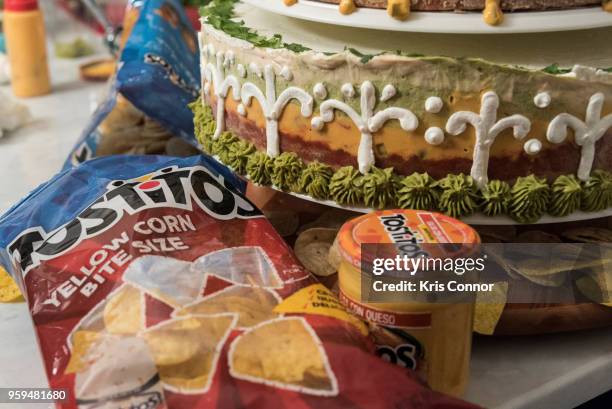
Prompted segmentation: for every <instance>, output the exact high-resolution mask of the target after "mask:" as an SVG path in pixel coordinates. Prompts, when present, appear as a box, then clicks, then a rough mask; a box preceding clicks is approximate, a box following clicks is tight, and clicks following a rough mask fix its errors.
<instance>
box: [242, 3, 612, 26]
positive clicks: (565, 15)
mask: <svg viewBox="0 0 612 409" xmlns="http://www.w3.org/2000/svg"><path fill="white" fill-rule="evenodd" d="M243 1H244V2H245V3H248V4H251V5H253V6H257V7H260V8H262V9H265V10H267V11H271V12H273V13H277V14H282V15H285V16H289V17H295V18H299V19H303V20H309V21H316V22H319V23H326V24H333V25H341V26H348V27H353V28H369V29H375V30H387V31H411V32H421V33H450V34H500V33H503V34H507V33H542V32H546V31H568V30H584V29H589V28H597V27H607V26H610V25H612V16H611V15H610V14H606V13H603V12H602V10H601V8H600V7H586V8H577V9H573V10H557V11H542V12H529V13H514V14H512V13H507V14H506V15H505V18H504V24H503V25H501V26H498V27H491V26H489V25H487V24H486V23H485V22H484V21H483V20H482V15H481V13H479V12H466V13H461V14H460V13H455V12H413V13H411V16H410V19H409V20H407V21H398V20H395V19H392V18H389V16H388V15H387V12H386V10H383V9H369V8H359V9H357V11H355V12H354V13H352V14H350V15H347V16H342V17H339V16H338V14H339V13H338V5H337V4H329V3H321V2H318V1H310V0H299V1H298V2H297V3H296V4H294V5H293V6H291V7H287V6H285V5H284V4H283V2H282V1H279V0H243Z"/></svg>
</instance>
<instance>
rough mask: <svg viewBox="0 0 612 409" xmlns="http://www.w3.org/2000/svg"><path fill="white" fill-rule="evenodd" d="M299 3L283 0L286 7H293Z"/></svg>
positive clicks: (294, 0)
mask: <svg viewBox="0 0 612 409" xmlns="http://www.w3.org/2000/svg"><path fill="white" fill-rule="evenodd" d="M297 2H298V0H283V3H284V4H285V6H293V5H294V4H295V3H297Z"/></svg>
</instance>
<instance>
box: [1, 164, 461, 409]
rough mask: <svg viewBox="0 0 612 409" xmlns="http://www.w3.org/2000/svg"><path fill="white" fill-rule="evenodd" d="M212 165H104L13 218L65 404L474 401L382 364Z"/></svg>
mask: <svg viewBox="0 0 612 409" xmlns="http://www.w3.org/2000/svg"><path fill="white" fill-rule="evenodd" d="M118 161H119V163H118ZM118 165H120V166H118ZM213 167H214V165H213V164H212V163H211V162H208V161H207V160H205V159H204V158H197V157H194V158H188V159H164V158H154V159H151V158H148V159H144V158H143V157H138V156H136V157H130V158H129V159H126V158H123V159H122V158H119V159H117V158H105V159H101V160H94V161H91V162H88V163H86V164H85V165H83V166H81V167H79V168H77V169H73V170H70V171H68V172H65V173H63V174H61V175H59V176H58V177H56V178H55V179H54V180H52V181H51V182H50V183H48V184H46V185H45V186H43V187H42V188H40V189H39V191H37V192H35V193H34V194H33V195H31V196H30V197H29V198H28V199H26V200H25V201H24V202H22V203H21V204H20V205H19V206H17V207H16V208H14V209H13V210H12V211H11V212H10V213H9V214H7V215H5V216H4V217H3V218H2V219H1V220H0V233H2V236H3V237H4V239H5V240H7V241H6V243H4V247H6V249H7V251H6V253H5V254H3V257H4V261H5V264H7V265H9V264H10V266H12V273H13V275H14V276H16V277H17V278H18V279H19V280H20V282H21V284H22V287H23V288H25V289H26V292H27V299H28V302H29V306H30V310H31V312H32V317H33V320H34V322H35V325H36V333H37V335H38V340H39V343H40V347H41V350H42V354H43V357H44V360H45V367H46V371H47V375H48V377H49V382H50V385H51V387H52V388H65V389H67V390H68V392H69V395H70V399H69V400H68V401H66V402H63V403H58V407H59V408H77V407H78V408H83V409H85V408H86V409H94V408H96V409H98V408H172V409H176V408H208V407H210V408H244V407H248V408H265V409H269V408H291V409H296V408H317V409H319V408H445V409H453V408H471V407H472V405H470V404H468V403H464V402H461V401H459V400H456V399H454V398H450V397H445V396H442V395H440V394H437V393H435V392H432V391H431V390H429V389H428V388H427V387H426V386H424V385H423V384H421V383H420V382H419V381H418V380H417V379H416V378H415V377H414V376H413V375H412V373H411V372H409V371H408V370H406V369H403V368H400V367H397V366H395V365H391V364H388V363H386V362H384V361H383V360H381V359H379V358H377V357H376V356H375V355H374V354H373V347H372V345H371V344H370V342H369V341H368V339H367V338H366V336H365V335H366V333H367V329H366V327H365V325H364V324H363V323H361V322H360V321H358V320H357V319H355V318H354V317H353V316H351V315H349V314H348V313H347V312H346V311H345V310H344V309H343V307H342V306H341V305H340V304H339V302H338V300H337V299H336V298H335V297H334V295H333V294H331V293H330V292H329V291H328V290H327V289H326V288H325V287H323V286H322V285H321V284H318V283H317V281H316V280H315V279H314V278H313V277H312V276H311V275H310V274H309V273H308V272H307V271H306V270H305V269H304V268H303V267H302V266H301V265H300V264H299V263H298V262H297V260H296V259H295V257H294V256H293V254H292V253H291V250H290V249H289V248H288V247H287V245H286V244H285V243H284V242H283V241H282V239H281V238H280V236H279V235H278V234H277V233H276V232H275V231H274V229H273V228H272V227H271V225H270V224H269V223H268V221H267V220H266V219H265V218H264V217H263V216H262V215H261V214H260V212H259V211H258V210H257V209H256V208H255V207H254V206H252V205H251V204H250V203H249V202H248V201H247V200H246V199H245V198H244V197H242V196H241V194H240V192H239V191H238V190H236V189H235V188H234V187H232V186H231V185H230V182H236V181H235V180H232V179H231V177H229V176H228V175H227V174H224V175H220V174H219V172H222V170H220V169H219V168H213ZM236 183H237V182H236Z"/></svg>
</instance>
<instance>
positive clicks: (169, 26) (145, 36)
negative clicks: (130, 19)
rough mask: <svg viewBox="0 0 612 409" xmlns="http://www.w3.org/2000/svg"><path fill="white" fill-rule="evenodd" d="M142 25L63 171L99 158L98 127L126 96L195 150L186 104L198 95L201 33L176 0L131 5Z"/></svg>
mask: <svg viewBox="0 0 612 409" xmlns="http://www.w3.org/2000/svg"><path fill="white" fill-rule="evenodd" d="M131 4H132V5H133V6H140V11H139V17H138V21H137V22H136V24H135V25H134V27H133V28H132V32H131V34H130V37H129V39H128V41H127V43H126V45H125V48H124V49H123V52H122V54H121V58H120V62H119V69H118V71H117V74H116V77H115V78H114V79H113V84H112V87H111V91H110V93H109V95H108V97H107V99H106V102H105V103H104V104H103V105H102V106H101V107H100V108H99V109H98V110H97V111H96V112H95V113H94V114H93V116H92V119H91V121H90V123H89V124H88V126H87V127H86V129H85V130H84V132H83V133H82V135H81V138H80V139H79V141H78V142H77V144H76V145H75V147H74V149H73V150H72V152H71V153H70V156H69V157H68V159H67V160H66V162H65V164H64V169H66V168H69V167H73V166H77V165H79V164H80V163H83V162H84V161H86V160H89V159H91V158H94V157H96V150H97V145H98V141H99V137H100V135H99V134H98V133H97V131H96V129H97V128H98V126H99V125H100V123H101V122H102V121H103V120H104V119H105V118H106V117H107V115H108V114H109V112H110V111H111V110H112V109H113V107H114V106H115V103H116V99H117V94H121V95H123V96H124V97H125V98H126V99H127V100H128V101H129V102H130V103H131V104H132V105H134V106H135V107H136V108H138V109H139V110H140V111H142V112H143V113H144V114H145V115H146V116H148V117H149V118H151V119H153V120H155V121H156V122H158V123H159V124H161V125H162V126H163V127H164V128H166V130H168V131H169V132H170V133H172V134H173V135H174V136H177V137H181V138H183V139H185V140H186V141H188V142H190V143H192V144H193V145H194V146H197V142H196V140H195V137H194V130H193V113H192V112H191V110H190V109H189V108H188V106H187V105H188V104H189V103H190V102H192V101H193V100H195V99H196V98H197V97H198V95H199V87H200V69H199V64H200V62H199V51H198V42H197V35H196V33H195V31H194V30H193V27H192V26H191V24H190V22H189V20H188V19H187V16H186V15H185V10H184V8H183V6H182V4H181V2H180V1H178V0H146V1H142V2H141V1H132V2H131Z"/></svg>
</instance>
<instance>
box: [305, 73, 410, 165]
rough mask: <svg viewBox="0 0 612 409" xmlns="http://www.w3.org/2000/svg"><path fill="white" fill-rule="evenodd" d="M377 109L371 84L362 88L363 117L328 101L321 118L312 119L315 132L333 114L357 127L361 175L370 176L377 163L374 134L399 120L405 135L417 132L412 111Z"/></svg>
mask: <svg viewBox="0 0 612 409" xmlns="http://www.w3.org/2000/svg"><path fill="white" fill-rule="evenodd" d="M375 105H376V89H375V88H374V85H373V84H372V83H371V82H370V81H364V82H363V83H362V84H361V103H360V110H361V112H360V113H357V111H355V110H354V109H353V108H352V107H351V106H350V105H348V104H346V103H345V102H342V101H339V100H337V99H328V100H326V101H324V102H322V103H321V107H320V113H319V115H320V116H319V117H315V118H313V119H312V121H311V123H312V126H313V128H314V129H317V128H318V127H321V128H322V126H323V124H322V123H323V122H331V121H333V120H334V110H337V111H342V112H344V113H345V114H346V115H347V116H348V117H349V118H350V119H351V120H352V121H353V122H354V123H355V125H356V126H357V128H358V129H359V132H360V133H361V139H360V142H359V149H358V152H357V162H358V165H359V171H360V172H361V173H363V174H365V173H368V172H369V170H370V168H371V167H372V166H373V165H374V163H375V158H374V150H373V147H372V145H373V141H372V133H373V132H376V131H378V130H380V129H381V128H382V127H383V125H384V124H385V122H387V121H390V120H392V119H397V120H399V123H400V126H401V127H402V129H404V130H406V131H414V130H415V129H416V128H417V127H418V125H419V121H418V119H417V117H416V116H415V115H414V114H413V113H412V112H411V111H409V110H407V109H404V108H397V107H390V108H387V109H384V110H382V111H379V112H376V113H374V107H375Z"/></svg>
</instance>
